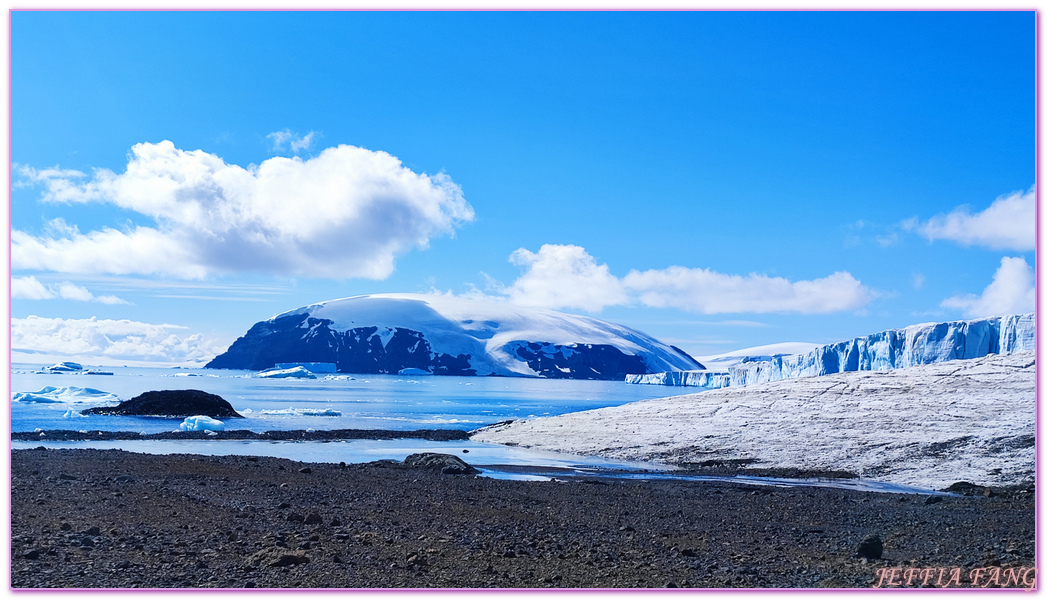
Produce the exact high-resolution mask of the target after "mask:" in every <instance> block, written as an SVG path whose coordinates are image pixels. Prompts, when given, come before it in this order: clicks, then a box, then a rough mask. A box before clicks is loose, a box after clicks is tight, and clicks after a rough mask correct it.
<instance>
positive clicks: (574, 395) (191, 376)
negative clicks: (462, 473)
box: [11, 364, 672, 433]
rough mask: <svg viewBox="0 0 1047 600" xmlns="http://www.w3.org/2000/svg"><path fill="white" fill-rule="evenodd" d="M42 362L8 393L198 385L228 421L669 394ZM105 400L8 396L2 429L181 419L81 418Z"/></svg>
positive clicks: (354, 424)
mask: <svg viewBox="0 0 1047 600" xmlns="http://www.w3.org/2000/svg"><path fill="white" fill-rule="evenodd" d="M41 367H42V365H24V364H15V365H13V367H12V374H11V391H12V393H18V392H37V391H40V390H41V389H43V388H45V387H47V386H52V387H71V386H75V387H81V388H94V389H97V390H101V391H104V392H109V393H112V394H115V395H116V396H117V397H119V399H120V400H128V399H130V398H132V397H134V396H137V395H138V394H141V393H142V392H146V391H149V390H171V389H198V390H203V391H205V392H210V393H212V394H218V395H219V396H221V397H223V398H225V399H226V400H227V401H228V402H229V403H230V404H232V405H233V408H235V409H236V410H237V411H238V412H240V413H241V414H243V415H244V416H245V417H246V418H245V419H233V420H230V421H229V422H228V423H227V425H228V426H229V428H230V429H250V430H252V431H259V432H260V431H269V430H282V429H310V428H312V429H393V430H408V429H463V430H471V429H476V428H477V427H482V426H483V425H489V424H491V423H497V422H499V421H505V420H507V419H523V418H532V417H541V416H549V415H559V414H563V413H567V412H574V411H579V410H587V409H591V408H601V407H605V406H617V405H620V404H624V403H626V402H634V401H637V400H643V399H646V398H658V397H663V396H668V395H672V390H671V389H670V388H664V387H658V386H646V385H629V384H626V383H623V382H618V381H575V380H557V379H530V378H507V377H433V376H428V377H406V376H396V375H354V376H351V377H352V378H351V379H350V378H347V377H346V376H344V375H337V376H331V378H326V379H325V378H324V376H323V375H319V376H318V379H263V378H258V377H253V376H252V375H253V372H251V371H226V370H210V369H151V368H127V367H124V368H111V369H109V368H107V369H106V370H109V371H112V372H113V375H111V376H108V375H82V374H68V373H66V374H42V373H36V372H34V371H38V370H39V369H40V368H41ZM113 403H115V401H112V402H98V401H84V400H83V399H80V400H77V399H76V398H71V399H70V401H69V402H61V403H54V404H50V403H32V402H12V403H11V430H12V431H33V430H34V429H36V428H41V429H92V430H101V431H145V432H148V433H155V432H161V431H170V430H172V429H177V428H178V424H179V422H180V420H171V419H158V418H151V417H114V416H97V415H92V416H88V417H84V416H80V415H79V411H81V410H83V409H85V408H88V407H91V406H98V405H100V404H113Z"/></svg>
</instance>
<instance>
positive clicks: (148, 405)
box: [82, 390, 243, 419]
mask: <svg viewBox="0 0 1047 600" xmlns="http://www.w3.org/2000/svg"><path fill="white" fill-rule="evenodd" d="M82 413H83V414H85V415H127V416H141V417H192V416H196V415H204V416H208V417H211V418H213V419H228V418H233V419H235V418H243V415H241V414H240V413H238V412H236V411H235V410H233V407H232V405H231V404H229V403H228V402H226V401H225V399H223V398H222V397H221V396H218V395H215V394H209V393H207V392H203V391H200V390H161V391H152V392H145V393H144V394H141V395H139V396H135V397H134V398H132V399H130V400H128V401H126V402H121V403H120V404H118V405H116V406H99V407H96V408H89V409H87V410H84V411H82Z"/></svg>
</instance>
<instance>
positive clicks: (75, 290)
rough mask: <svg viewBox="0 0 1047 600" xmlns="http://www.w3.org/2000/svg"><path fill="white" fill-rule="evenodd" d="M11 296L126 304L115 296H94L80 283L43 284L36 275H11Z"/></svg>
mask: <svg viewBox="0 0 1047 600" xmlns="http://www.w3.org/2000/svg"><path fill="white" fill-rule="evenodd" d="M11 298H13V299H21V300H51V299H54V298H61V299H63V300H76V301H79V302H101V303H102V304H127V303H128V302H127V301H126V300H123V299H122V298H119V297H117V296H110V295H105V296H95V295H94V294H92V293H91V291H90V290H88V289H87V288H85V287H84V286H82V285H76V284H75V283H70V282H68V281H63V282H62V283H59V284H57V285H44V284H43V283H41V282H40V281H38V280H37V278H36V277H33V276H29V277H12V278H11Z"/></svg>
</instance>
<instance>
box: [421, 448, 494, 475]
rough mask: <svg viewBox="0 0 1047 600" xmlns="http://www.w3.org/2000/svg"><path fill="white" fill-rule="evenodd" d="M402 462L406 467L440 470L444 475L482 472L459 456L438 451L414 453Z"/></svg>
mask: <svg viewBox="0 0 1047 600" xmlns="http://www.w3.org/2000/svg"><path fill="white" fill-rule="evenodd" d="M402 464H403V465H404V466H405V467H414V468H420V469H433V470H439V471H440V472H441V473H443V474H444V475H478V474H479V473H480V470H479V469H476V468H474V467H473V466H471V465H470V464H469V463H467V462H465V461H464V460H462V459H460V458H458V457H457V456H455V455H453V454H440V453H438V452H422V453H420V454H412V455H410V456H408V457H407V458H405V459H404V462H403V463H402Z"/></svg>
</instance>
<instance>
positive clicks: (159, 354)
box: [11, 316, 226, 362]
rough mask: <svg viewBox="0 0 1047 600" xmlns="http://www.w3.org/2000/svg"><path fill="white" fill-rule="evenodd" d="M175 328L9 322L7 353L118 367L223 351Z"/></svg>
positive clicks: (96, 322)
mask: <svg viewBox="0 0 1047 600" xmlns="http://www.w3.org/2000/svg"><path fill="white" fill-rule="evenodd" d="M184 329H186V328H185V327H180V326H177V325H167V324H163V325H154V324H150V323H141V322H137V321H128V320H119V321H117V320H108V319H95V318H93V317H92V318H90V319H51V318H43V317H37V316H29V317H27V318H25V319H11V349H12V351H15V352H28V353H38V354H46V355H58V356H76V357H85V358H95V359H103V358H104V359H115V360H122V361H157V362H200V361H205V360H209V359H210V358H213V357H214V356H215V355H216V354H218V353H219V352H223V351H225V349H226V348H225V345H223V344H219V343H218V342H217V341H215V340H209V339H205V338H204V337H203V336H202V335H200V334H193V335H188V336H184V335H179V334H178V333H177V332H180V331H181V330H184Z"/></svg>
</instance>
